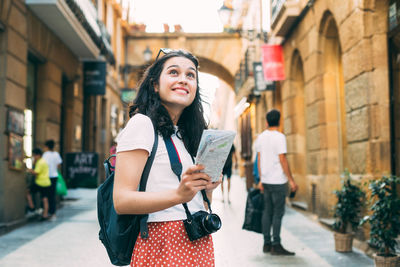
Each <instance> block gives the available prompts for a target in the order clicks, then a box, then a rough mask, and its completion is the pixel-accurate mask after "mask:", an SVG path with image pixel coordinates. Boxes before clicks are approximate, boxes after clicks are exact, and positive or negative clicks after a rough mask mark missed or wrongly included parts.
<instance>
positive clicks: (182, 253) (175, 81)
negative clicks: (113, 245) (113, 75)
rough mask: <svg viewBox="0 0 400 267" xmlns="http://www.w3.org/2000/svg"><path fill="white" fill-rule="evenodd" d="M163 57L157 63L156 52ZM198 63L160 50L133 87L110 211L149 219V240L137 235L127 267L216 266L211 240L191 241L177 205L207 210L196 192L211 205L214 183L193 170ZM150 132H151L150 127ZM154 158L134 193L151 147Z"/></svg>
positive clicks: (198, 131) (199, 114)
mask: <svg viewBox="0 0 400 267" xmlns="http://www.w3.org/2000/svg"><path fill="white" fill-rule="evenodd" d="M161 52H164V55H163V56H162V57H161V58H158V57H159V55H160V53H161ZM198 67H199V65H198V60H197V59H196V58H195V57H194V56H193V55H192V54H190V53H188V52H186V51H183V50H170V49H168V50H166V49H161V50H160V52H159V54H158V56H157V58H156V60H155V62H154V63H153V64H152V65H151V66H150V67H149V68H148V69H147V70H146V72H145V73H144V76H143V78H142V80H141V82H140V84H139V87H138V88H139V91H138V96H137V98H136V99H135V101H134V103H133V105H132V106H131V107H130V112H129V113H130V114H129V115H130V117H131V118H130V120H129V121H128V123H127V125H126V127H125V128H124V129H123V130H122V131H121V133H120V134H119V135H118V137H117V159H116V167H115V181H114V207H115V210H116V211H117V213H118V214H149V217H148V221H147V226H148V238H146V239H143V238H142V237H141V235H139V236H138V238H137V241H136V244H135V248H134V251H133V255H132V262H131V266H154V265H157V266H167V265H171V266H183V265H184V266H189V265H190V266H191V265H194V266H214V265H215V264H214V248H213V242H212V238H211V235H206V236H204V237H202V238H200V239H197V240H195V241H190V240H189V239H188V235H187V233H186V230H185V227H184V224H183V220H185V219H186V218H187V216H186V214H185V209H184V208H183V205H182V203H187V205H188V207H189V210H190V212H191V213H195V212H197V211H200V210H206V208H205V205H204V202H203V198H202V194H201V192H200V191H201V190H203V189H204V190H205V192H206V194H207V196H208V198H209V199H210V200H211V197H212V192H213V190H214V189H215V188H216V187H217V186H218V185H219V184H220V183H221V180H220V181H218V182H215V183H212V182H211V178H210V177H209V176H208V175H207V174H205V173H203V172H202V170H203V169H204V166H201V165H193V161H192V159H193V158H194V157H195V156H196V152H197V148H198V145H199V142H200V138H201V135H202V132H203V130H204V129H206V123H205V120H204V117H203V108H202V105H201V99H200V92H199V78H198ZM153 126H154V128H153ZM154 129H156V131H157V133H158V135H159V142H158V147H157V150H156V155H155V159H154V162H153V165H152V168H151V170H150V173H149V176H148V181H147V187H146V191H145V192H138V191H137V188H138V185H139V181H140V178H141V174H142V172H143V168H144V166H145V164H146V160H147V158H148V157H149V155H150V153H151V150H152V146H153V143H154ZM167 138H168V139H171V140H172V142H173V144H174V146H175V149H176V151H177V154H178V157H179V161H180V162H181V164H182V167H183V168H182V175H181V179H180V180H178V177H177V175H175V174H174V172H173V171H172V169H171V165H170V160H169V157H168V153H167V149H166V145H165V144H164V142H163V140H164V139H167Z"/></svg>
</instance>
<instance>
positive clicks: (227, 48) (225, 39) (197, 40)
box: [125, 33, 242, 89]
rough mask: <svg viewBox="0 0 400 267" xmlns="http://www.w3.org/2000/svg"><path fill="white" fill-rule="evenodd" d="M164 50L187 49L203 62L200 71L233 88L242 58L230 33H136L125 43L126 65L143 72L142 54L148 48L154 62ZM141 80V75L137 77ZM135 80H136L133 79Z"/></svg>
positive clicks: (238, 41) (238, 44)
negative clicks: (161, 49)
mask: <svg viewBox="0 0 400 267" xmlns="http://www.w3.org/2000/svg"><path fill="white" fill-rule="evenodd" d="M161 47H168V48H171V49H186V50H188V51H190V52H191V53H193V54H194V55H195V56H196V57H197V58H198V59H199V61H200V71H202V72H205V73H209V74H212V75H214V76H217V77H218V78H220V79H221V80H223V81H225V82H226V83H227V84H228V85H229V86H230V87H231V88H232V89H233V88H234V75H235V73H236V72H237V71H238V69H239V66H240V61H241V56H242V53H241V52H242V41H241V38H240V36H239V35H238V34H227V33H218V34H213V33H168V34H157V33H134V34H131V35H130V36H129V37H128V38H127V41H126V56H125V63H126V64H129V65H132V66H136V67H137V68H138V71H140V70H143V66H144V64H145V63H144V62H143V55H142V53H143V51H144V50H145V49H146V48H149V49H150V50H151V51H152V53H153V60H154V59H155V57H156V55H157V53H158V51H159V49H160V48H161ZM137 77H140V75H137V76H136V81H137ZM134 78H135V77H134Z"/></svg>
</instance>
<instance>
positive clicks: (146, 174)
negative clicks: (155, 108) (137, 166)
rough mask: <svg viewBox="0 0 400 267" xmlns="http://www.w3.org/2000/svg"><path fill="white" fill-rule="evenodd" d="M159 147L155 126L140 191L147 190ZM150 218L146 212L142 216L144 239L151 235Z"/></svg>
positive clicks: (142, 234) (141, 227)
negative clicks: (148, 224) (148, 220)
mask: <svg viewBox="0 0 400 267" xmlns="http://www.w3.org/2000/svg"><path fill="white" fill-rule="evenodd" d="M157 147H158V134H157V130H156V128H155V127H154V144H153V148H152V149H151V154H150V156H149V158H148V159H147V162H146V165H145V166H144V169H143V173H142V177H141V178H140V185H139V191H146V184H147V178H149V173H150V170H151V166H152V165H153V161H154V158H155V156H156V152H157ZM148 218H149V215H148V214H144V215H142V217H141V219H140V236H141V237H142V238H144V239H145V238H147V237H148V236H149V231H148V228H147V219H148Z"/></svg>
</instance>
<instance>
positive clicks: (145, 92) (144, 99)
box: [129, 50, 207, 157]
mask: <svg viewBox="0 0 400 267" xmlns="http://www.w3.org/2000/svg"><path fill="white" fill-rule="evenodd" d="M173 57H185V58H187V59H189V60H190V61H192V62H193V64H194V65H195V67H196V83H197V89H196V96H195V98H194V100H193V102H192V104H191V105H189V106H188V107H186V108H185V109H184V110H183V112H182V114H181V116H180V118H179V121H178V124H177V126H178V136H179V137H180V138H181V139H182V141H183V143H184V144H185V147H186V149H187V150H188V152H189V153H190V154H191V155H192V156H193V157H194V156H196V152H197V148H198V146H199V142H200V138H201V135H202V133H203V130H204V129H206V128H207V124H206V121H205V119H204V116H203V106H202V105H201V97H200V87H199V78H198V68H199V62H198V60H197V58H196V57H195V56H194V55H192V54H191V53H189V52H187V51H184V50H172V51H171V52H169V53H167V54H165V55H164V56H163V57H161V58H160V59H158V60H156V61H155V62H154V63H153V64H152V65H150V66H149V67H148V68H147V69H146V71H145V72H144V75H143V77H142V79H141V81H140V82H139V85H138V89H139V91H138V95H137V96H136V99H135V100H134V101H133V104H132V105H131V106H130V108H129V117H132V116H133V115H135V114H137V113H141V114H144V115H146V116H148V117H150V119H151V121H152V122H153V125H154V126H155V128H156V130H157V132H158V133H159V134H161V135H162V136H163V138H169V137H170V136H171V135H172V134H173V133H174V125H173V122H172V119H171V117H170V116H169V114H168V111H167V109H166V108H165V107H164V106H163V105H162V104H161V99H160V96H159V94H158V93H156V92H155V90H154V84H159V82H160V76H161V72H162V70H163V68H164V65H165V62H166V61H167V60H168V59H170V58H173Z"/></svg>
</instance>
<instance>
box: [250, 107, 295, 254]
mask: <svg viewBox="0 0 400 267" xmlns="http://www.w3.org/2000/svg"><path fill="white" fill-rule="evenodd" d="M280 117H281V114H280V112H279V111H278V110H276V109H273V110H271V111H269V112H268V113H267V115H266V120H267V130H265V131H264V132H262V133H261V134H260V135H259V136H258V137H257V140H256V146H255V147H256V152H257V154H258V173H259V175H260V182H259V188H260V190H261V191H262V192H263V193H264V212H263V217H262V224H263V235H264V245H263V252H264V253H267V252H271V254H272V255H294V254H295V253H294V252H290V251H288V250H286V249H285V248H284V247H283V246H282V245H281V237H280V232H281V226H282V217H283V215H284V213H285V202H286V195H287V193H288V182H289V185H290V189H291V191H292V192H295V191H296V190H297V188H298V186H297V184H296V183H295V181H294V179H293V177H292V174H291V171H290V168H289V163H288V161H287V158H286V153H287V147H286V137H285V135H284V134H282V133H280V132H279V131H278V128H279V120H280ZM271 229H272V239H271Z"/></svg>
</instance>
